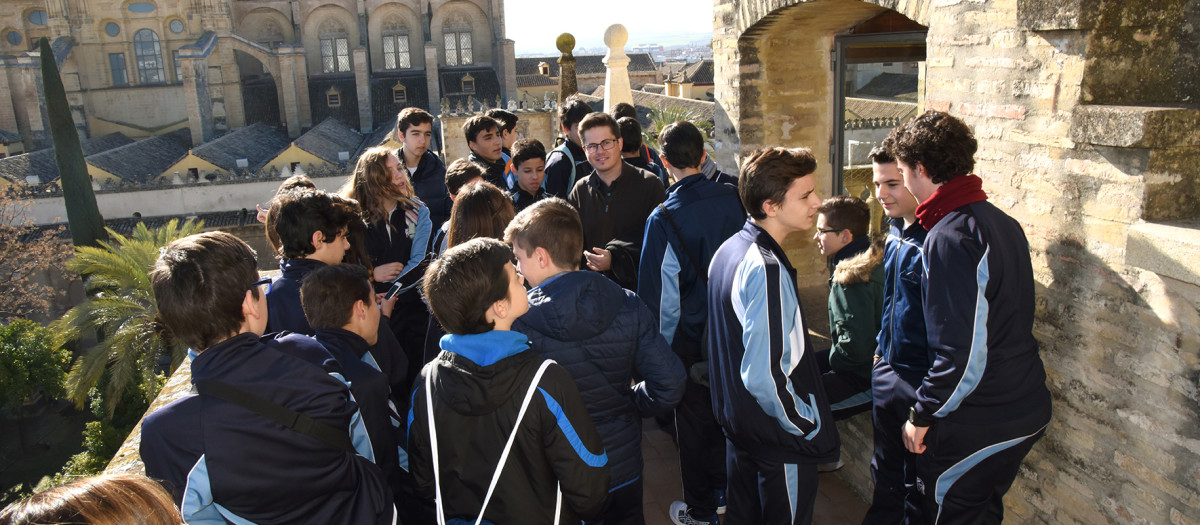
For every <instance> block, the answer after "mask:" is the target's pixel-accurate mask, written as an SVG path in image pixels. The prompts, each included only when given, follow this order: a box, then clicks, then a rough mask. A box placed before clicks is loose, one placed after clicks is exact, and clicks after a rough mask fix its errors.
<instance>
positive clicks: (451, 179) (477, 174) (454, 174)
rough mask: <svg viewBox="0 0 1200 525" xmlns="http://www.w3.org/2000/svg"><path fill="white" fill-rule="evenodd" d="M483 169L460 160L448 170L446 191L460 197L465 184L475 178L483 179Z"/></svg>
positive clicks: (452, 163)
mask: <svg viewBox="0 0 1200 525" xmlns="http://www.w3.org/2000/svg"><path fill="white" fill-rule="evenodd" d="M483 175H484V171H483V167H481V166H480V165H478V164H475V163H474V162H471V161H469V160H467V159H458V160H456V161H454V162H451V163H450V166H449V167H447V168H446V191H448V192H450V194H451V195H455V196H457V195H458V192H459V191H461V190H462V187H463V185H464V184H466V183H468V182H470V181H471V179H475V178H481V179H482V178H483Z"/></svg>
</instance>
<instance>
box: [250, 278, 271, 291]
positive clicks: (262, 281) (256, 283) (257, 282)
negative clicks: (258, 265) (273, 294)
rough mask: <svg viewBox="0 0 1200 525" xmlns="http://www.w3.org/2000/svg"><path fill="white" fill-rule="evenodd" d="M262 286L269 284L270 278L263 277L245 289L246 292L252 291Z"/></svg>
mask: <svg viewBox="0 0 1200 525" xmlns="http://www.w3.org/2000/svg"><path fill="white" fill-rule="evenodd" d="M264 284H271V278H270V277H263V278H262V279H259V280H257V281H254V282H252V283H250V286H247V287H246V289H247V290H252V289H254V288H258V287H259V286H262V285H264Z"/></svg>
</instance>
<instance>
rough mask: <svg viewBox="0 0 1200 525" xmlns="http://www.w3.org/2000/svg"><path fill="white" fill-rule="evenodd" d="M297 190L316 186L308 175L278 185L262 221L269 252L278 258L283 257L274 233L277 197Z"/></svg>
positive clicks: (293, 176)
mask: <svg viewBox="0 0 1200 525" xmlns="http://www.w3.org/2000/svg"><path fill="white" fill-rule="evenodd" d="M298 189H308V190H315V189H317V185H316V184H315V183H314V182H313V181H312V179H310V178H308V175H292V176H291V177H288V178H286V179H284V181H283V184H280V185H279V189H278V190H275V196H274V197H272V198H271V204H270V205H268V206H267V218H266V220H264V221H263V224H264V229H265V231H266V235H267V243H269V244H270V245H271V251H272V252H274V253H275V255H278V256H282V255H283V244H282V243H281V242H280V241H279V234H277V233H275V223H276V222H278V220H279V207H278V204H279V196H280V195H281V194H283V193H284V192H288V191H292V190H298Z"/></svg>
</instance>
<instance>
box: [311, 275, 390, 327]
mask: <svg viewBox="0 0 1200 525" xmlns="http://www.w3.org/2000/svg"><path fill="white" fill-rule="evenodd" d="M358 301H362V302H364V303H366V304H367V306H368V307H370V308H375V290H374V289H373V288H372V287H371V274H370V273H368V272H367V269H366V268H363V267H362V266H359V265H357V264H335V265H333V266H322V267H320V268H317V269H316V270H313V271H311V272H309V274H308V275H306V276H304V280H303V281H301V283H300V306H301V307H302V308H304V317H306V318H307V319H308V325H309V326H311V327H312V328H313V330H331V329H334V328H341V327H343V326H346V324H348V323H349V322H350V316H351V314H353V309H354V303H356V302H358Z"/></svg>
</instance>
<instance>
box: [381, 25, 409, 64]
mask: <svg viewBox="0 0 1200 525" xmlns="http://www.w3.org/2000/svg"><path fill="white" fill-rule="evenodd" d="M383 67H384V69H408V68H410V67H412V57H411V54H410V53H409V48H408V33H407V32H403V33H401V32H396V33H392V34H388V33H384V35H383Z"/></svg>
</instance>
